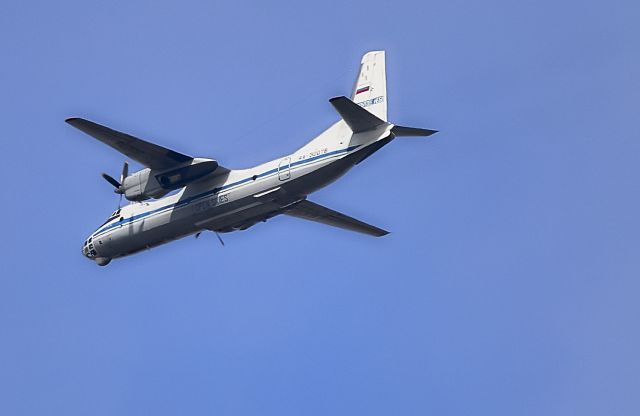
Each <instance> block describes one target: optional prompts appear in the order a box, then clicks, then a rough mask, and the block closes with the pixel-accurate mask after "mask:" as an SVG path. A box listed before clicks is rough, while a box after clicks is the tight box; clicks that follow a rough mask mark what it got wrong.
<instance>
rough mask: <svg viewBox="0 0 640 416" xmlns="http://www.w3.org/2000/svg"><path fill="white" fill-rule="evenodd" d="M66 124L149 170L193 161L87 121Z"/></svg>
mask: <svg viewBox="0 0 640 416" xmlns="http://www.w3.org/2000/svg"><path fill="white" fill-rule="evenodd" d="M66 122H67V123H69V124H70V125H72V126H73V127H75V128H77V129H79V130H81V131H83V132H85V133H86V134H88V135H89V136H92V137H94V138H96V139H98V140H100V141H101V142H102V143H104V144H106V145H109V146H111V147H113V148H114V149H116V150H117V151H119V152H120V153H123V154H124V155H126V156H128V157H130V158H131V159H133V160H135V161H137V162H139V163H141V164H143V165H145V166H147V167H149V168H151V169H158V170H162V169H168V168H171V167H173V166H176V165H179V164H182V163H185V162H189V161H190V160H193V158H192V157H191V156H187V155H183V154H182V153H178V152H175V151H173V150H171V149H167V148H166V147H162V146H158V145H157V144H153V143H149V142H147V141H144V140H142V139H138V138H136V137H133V136H131V135H129V134H126V133H121V132H119V131H116V130H112V129H110V128H108V127H105V126H101V125H100V124H97V123H94V122H92V121H89V120H85V119H82V118H69V119H67V120H66Z"/></svg>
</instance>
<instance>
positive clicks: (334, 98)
mask: <svg viewBox="0 0 640 416" xmlns="http://www.w3.org/2000/svg"><path fill="white" fill-rule="evenodd" d="M345 98H346V99H347V100H348V98H347V97H345V96H344V95H339V96H337V97H332V98H329V102H330V103H334V102H336V101H339V100H343V99H345Z"/></svg>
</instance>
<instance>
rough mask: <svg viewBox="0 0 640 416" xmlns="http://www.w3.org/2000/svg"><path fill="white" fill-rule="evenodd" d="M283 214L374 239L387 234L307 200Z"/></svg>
mask: <svg viewBox="0 0 640 416" xmlns="http://www.w3.org/2000/svg"><path fill="white" fill-rule="evenodd" d="M285 214H287V215H291V216H292V217H298V218H302V219H304V220H309V221H315V222H319V223H321V224H326V225H331V226H333V227H338V228H343V229H345V230H350V231H356V232H358V233H363V234H367V235H372V236H374V237H382V236H383V235H387V234H389V232H388V231H385V230H383V229H381V228H378V227H374V226H373V225H369V224H367V223H365V222H362V221H359V220H357V219H355V218H352V217H349V216H347V215H344V214H341V213H339V212H337V211H334V210H332V209H329V208H325V207H323V206H322V205H318V204H316V203H314V202H311V201H307V200H304V201H301V202H299V203H298V204H296V205H294V206H293V208H291V209H289V210H288V211H286V212H285Z"/></svg>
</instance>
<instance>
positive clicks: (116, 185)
mask: <svg viewBox="0 0 640 416" xmlns="http://www.w3.org/2000/svg"><path fill="white" fill-rule="evenodd" d="M127 176H129V162H127V161H126V160H125V161H124V165H123V166H122V173H121V174H120V182H118V181H117V180H115V179H114V178H113V176H110V175H107V174H106V173H102V177H103V178H104V180H105V181H107V182H109V183H110V184H111V185H113V187H114V188H116V189H114V191H113V192H115V193H117V194H120V201H119V202H118V208H120V205H121V204H122V195H123V194H124V191H125V190H124V187H123V186H122V184H123V183H124V180H125V179H126V178H127Z"/></svg>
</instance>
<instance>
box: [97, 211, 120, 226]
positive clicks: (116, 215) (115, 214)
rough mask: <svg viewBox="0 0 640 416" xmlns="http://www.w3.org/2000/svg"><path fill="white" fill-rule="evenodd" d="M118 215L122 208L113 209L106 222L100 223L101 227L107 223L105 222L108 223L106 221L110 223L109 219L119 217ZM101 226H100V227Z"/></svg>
mask: <svg viewBox="0 0 640 416" xmlns="http://www.w3.org/2000/svg"><path fill="white" fill-rule="evenodd" d="M118 215H120V210H119V209H118V210H116V211H113V213H112V214H111V215H110V216H109V218H107V220H106V221H105V222H103V223H102V224H101V225H100V227H102V226H103V225H105V224H106V223H108V222H109V221H111V220H113V219H115V218H117V217H118ZM100 227H98V228H100Z"/></svg>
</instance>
